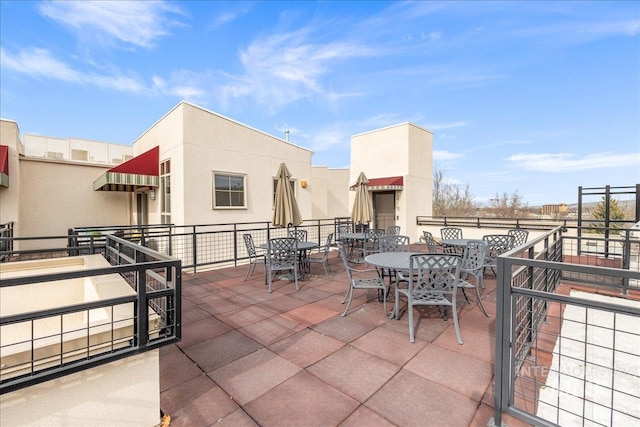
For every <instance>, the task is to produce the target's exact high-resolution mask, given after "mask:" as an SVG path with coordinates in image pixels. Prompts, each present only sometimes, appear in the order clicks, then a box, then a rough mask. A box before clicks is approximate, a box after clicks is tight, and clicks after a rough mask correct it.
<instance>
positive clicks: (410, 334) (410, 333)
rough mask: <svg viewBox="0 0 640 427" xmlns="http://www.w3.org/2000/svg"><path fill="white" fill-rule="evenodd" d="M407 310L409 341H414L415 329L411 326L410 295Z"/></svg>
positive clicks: (411, 307)
mask: <svg viewBox="0 0 640 427" xmlns="http://www.w3.org/2000/svg"><path fill="white" fill-rule="evenodd" d="M407 311H409V341H411V342H416V337H415V330H414V326H413V304H412V301H411V296H409V299H408V301H407Z"/></svg>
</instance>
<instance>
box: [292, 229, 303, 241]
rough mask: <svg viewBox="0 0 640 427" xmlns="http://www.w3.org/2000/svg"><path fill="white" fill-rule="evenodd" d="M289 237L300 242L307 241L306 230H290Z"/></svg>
mask: <svg viewBox="0 0 640 427" xmlns="http://www.w3.org/2000/svg"><path fill="white" fill-rule="evenodd" d="M289 237H293V238H294V239H298V241H300V242H306V241H307V230H290V231H289Z"/></svg>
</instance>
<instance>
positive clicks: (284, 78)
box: [221, 28, 374, 108]
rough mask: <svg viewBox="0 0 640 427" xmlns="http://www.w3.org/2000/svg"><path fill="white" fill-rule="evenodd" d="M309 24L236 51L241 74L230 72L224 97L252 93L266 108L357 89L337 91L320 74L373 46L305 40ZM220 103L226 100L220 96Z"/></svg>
mask: <svg viewBox="0 0 640 427" xmlns="http://www.w3.org/2000/svg"><path fill="white" fill-rule="evenodd" d="M312 30H313V29H312V28H303V29H301V30H299V31H295V32H289V33H282V34H274V35H272V36H269V37H260V38H257V39H255V40H254V41H253V42H252V43H251V44H250V45H249V46H248V47H246V48H245V49H243V50H241V51H240V53H239V58H240V62H241V63H242V66H243V67H244V73H243V74H242V75H238V76H234V77H233V81H232V82H230V83H228V84H226V85H225V86H224V87H223V88H222V90H221V93H222V95H224V96H225V97H227V98H240V97H245V96H251V97H255V98H256V99H257V101H258V102H259V103H260V104H262V105H265V106H268V107H270V108H277V107H279V106H282V105H285V104H289V103H291V102H295V101H297V100H300V99H303V98H309V97H312V96H318V97H322V98H323V99H325V98H326V99H328V100H329V101H330V102H335V101H336V100H337V99H339V98H340V97H343V96H350V97H351V96H359V94H358V93H353V92H350V93H344V94H343V93H339V92H337V91H335V90H329V89H327V88H326V87H325V86H324V84H323V83H322V81H321V78H322V77H323V76H325V75H326V74H329V73H330V72H332V71H333V68H332V67H334V66H335V65H336V64H337V63H339V62H341V61H345V60H349V59H353V58H358V57H365V56H370V55H373V54H374V50H373V49H371V48H369V47H368V46H365V45H363V44H361V43H357V42H349V41H335V42H328V43H324V44H323V43H314V42H311V41H309V39H310V33H311V32H312ZM222 102H223V104H226V103H227V102H228V99H224V100H223V101H222Z"/></svg>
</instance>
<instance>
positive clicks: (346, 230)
mask: <svg viewBox="0 0 640 427" xmlns="http://www.w3.org/2000/svg"><path fill="white" fill-rule="evenodd" d="M350 232H351V227H349V226H348V225H339V226H338V236H337V238H338V239H340V238H342V235H343V234H345V233H350Z"/></svg>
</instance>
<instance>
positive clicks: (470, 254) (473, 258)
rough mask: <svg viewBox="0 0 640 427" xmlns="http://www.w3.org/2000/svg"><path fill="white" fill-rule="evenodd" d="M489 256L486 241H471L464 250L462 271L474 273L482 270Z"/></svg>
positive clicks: (461, 264)
mask: <svg viewBox="0 0 640 427" xmlns="http://www.w3.org/2000/svg"><path fill="white" fill-rule="evenodd" d="M486 256H487V242H485V241H484V240H473V239H472V240H469V241H468V242H467V245H466V246H465V248H464V254H463V255H462V261H461V263H460V269H461V270H462V271H468V272H473V271H477V270H480V269H481V268H482V267H483V265H484V263H485V258H486Z"/></svg>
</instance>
